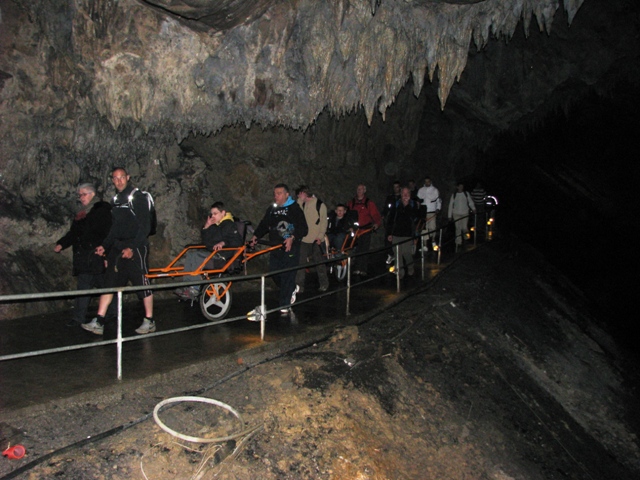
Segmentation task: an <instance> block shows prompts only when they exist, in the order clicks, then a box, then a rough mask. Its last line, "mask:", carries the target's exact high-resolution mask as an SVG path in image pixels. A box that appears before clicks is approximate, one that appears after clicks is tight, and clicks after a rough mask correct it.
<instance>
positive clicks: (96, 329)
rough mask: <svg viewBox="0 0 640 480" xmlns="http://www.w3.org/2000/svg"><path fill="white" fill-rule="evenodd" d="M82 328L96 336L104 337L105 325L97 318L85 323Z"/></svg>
mask: <svg viewBox="0 0 640 480" xmlns="http://www.w3.org/2000/svg"><path fill="white" fill-rule="evenodd" d="M80 326H81V327H82V328H84V329H85V330H86V331H87V332H91V333H95V334H96V335H102V334H103V333H104V325H102V324H101V323H99V322H98V319H97V318H93V319H92V320H91V321H90V322H89V323H83V324H82V325H80Z"/></svg>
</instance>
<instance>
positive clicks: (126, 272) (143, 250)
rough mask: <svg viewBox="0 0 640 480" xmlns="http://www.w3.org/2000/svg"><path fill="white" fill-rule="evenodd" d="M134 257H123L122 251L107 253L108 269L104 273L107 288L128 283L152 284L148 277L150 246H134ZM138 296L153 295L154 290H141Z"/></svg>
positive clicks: (136, 284)
mask: <svg viewBox="0 0 640 480" xmlns="http://www.w3.org/2000/svg"><path fill="white" fill-rule="evenodd" d="M131 250H132V251H133V257H132V258H122V251H111V252H109V255H107V271H106V272H105V274H104V286H105V288H116V287H125V286H126V285H127V283H129V282H131V285H133V286H136V287H139V286H143V285H150V282H149V279H148V278H147V277H146V275H147V273H149V266H148V260H149V247H148V246H144V247H140V248H132V249H131ZM136 295H138V298H140V299H142V298H146V297H148V296H150V295H153V291H152V290H139V291H137V292H136Z"/></svg>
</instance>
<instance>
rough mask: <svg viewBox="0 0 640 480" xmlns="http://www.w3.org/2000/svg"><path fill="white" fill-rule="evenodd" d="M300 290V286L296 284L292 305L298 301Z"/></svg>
mask: <svg viewBox="0 0 640 480" xmlns="http://www.w3.org/2000/svg"><path fill="white" fill-rule="evenodd" d="M299 291H300V286H299V285H296V288H295V290H294V291H293V293H292V294H291V305H293V304H294V303H296V295H297V294H298V292H299Z"/></svg>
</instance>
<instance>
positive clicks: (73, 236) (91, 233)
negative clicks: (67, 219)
mask: <svg viewBox="0 0 640 480" xmlns="http://www.w3.org/2000/svg"><path fill="white" fill-rule="evenodd" d="M83 213H84V212H80V213H79V214H78V215H76V218H74V219H73V222H72V223H71V228H70V229H69V231H68V232H67V234H66V235H65V236H64V237H62V238H61V239H60V240H58V241H57V242H56V243H57V244H58V245H60V246H61V247H62V248H63V249H65V248H69V247H73V275H78V274H81V273H91V274H98V273H102V270H103V265H104V264H103V263H102V267H101V262H102V259H101V258H100V257H99V256H98V255H96V254H95V249H96V247H98V246H100V245H102V243H103V241H104V239H105V237H106V236H107V234H108V233H109V229H110V228H111V205H109V204H108V203H107V202H103V201H99V202H97V203H96V204H95V205H94V206H93V207H92V208H91V210H90V211H89V213H87V214H86V215H83Z"/></svg>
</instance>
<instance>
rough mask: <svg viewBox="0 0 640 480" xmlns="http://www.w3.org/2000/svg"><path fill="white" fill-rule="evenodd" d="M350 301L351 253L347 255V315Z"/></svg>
mask: <svg viewBox="0 0 640 480" xmlns="http://www.w3.org/2000/svg"><path fill="white" fill-rule="evenodd" d="M350 301H351V255H349V256H348V257H347V313H346V315H347V317H348V316H349V315H351V314H350V313H349V302H350Z"/></svg>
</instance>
